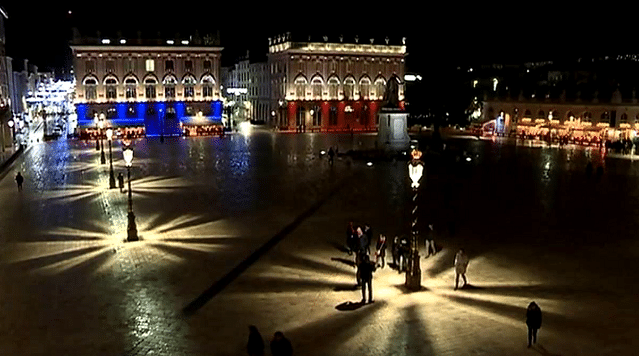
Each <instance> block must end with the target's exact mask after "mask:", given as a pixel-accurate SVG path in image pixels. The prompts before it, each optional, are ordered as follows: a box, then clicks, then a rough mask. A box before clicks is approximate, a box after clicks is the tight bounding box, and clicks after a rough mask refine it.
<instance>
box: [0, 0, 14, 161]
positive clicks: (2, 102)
mask: <svg viewBox="0 0 639 356" xmlns="http://www.w3.org/2000/svg"><path fill="white" fill-rule="evenodd" d="M7 18H8V17H7V13H6V12H5V11H4V9H3V8H2V7H0V151H2V152H4V151H6V150H7V148H9V147H12V146H13V130H14V128H13V127H11V128H10V127H9V123H10V120H12V115H11V92H10V89H11V88H12V87H13V84H12V82H13V74H12V69H11V58H9V57H7V56H6V50H5V43H6V34H5V20H7ZM11 123H13V122H11Z"/></svg>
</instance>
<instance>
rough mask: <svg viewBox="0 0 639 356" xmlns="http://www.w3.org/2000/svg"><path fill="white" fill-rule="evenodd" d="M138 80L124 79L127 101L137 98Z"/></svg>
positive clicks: (132, 78)
mask: <svg viewBox="0 0 639 356" xmlns="http://www.w3.org/2000/svg"><path fill="white" fill-rule="evenodd" d="M137 86H138V80H137V79H136V78H135V77H127V78H126V79H124V88H125V92H126V98H127V99H135V98H136V96H137V91H136V89H137Z"/></svg>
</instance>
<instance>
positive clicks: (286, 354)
mask: <svg viewBox="0 0 639 356" xmlns="http://www.w3.org/2000/svg"><path fill="white" fill-rule="evenodd" d="M270 346H271V355H272V356H292V355H293V346H292V345H291V342H290V341H289V340H288V339H287V338H286V337H285V336H284V333H282V332H281V331H276V332H275V334H274V335H273V339H272V340H271V345H270ZM246 351H247V352H248V354H249V356H264V339H262V335H261V334H260V332H259V330H257V327H256V326H255V325H249V337H248V344H247V345H246Z"/></svg>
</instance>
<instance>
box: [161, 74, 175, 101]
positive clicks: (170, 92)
mask: <svg viewBox="0 0 639 356" xmlns="http://www.w3.org/2000/svg"><path fill="white" fill-rule="evenodd" d="M163 84H164V97H165V98H175V85H176V84H177V79H176V78H175V77H174V76H173V75H168V76H167V77H166V78H164V82H163Z"/></svg>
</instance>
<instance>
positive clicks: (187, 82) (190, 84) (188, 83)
mask: <svg viewBox="0 0 639 356" xmlns="http://www.w3.org/2000/svg"><path fill="white" fill-rule="evenodd" d="M195 83H197V81H196V80H195V77H194V76H192V75H187V76H185V77H184V79H183V80H182V84H184V97H185V98H192V97H193V95H194V89H193V88H194V87H195Z"/></svg>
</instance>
